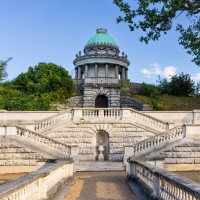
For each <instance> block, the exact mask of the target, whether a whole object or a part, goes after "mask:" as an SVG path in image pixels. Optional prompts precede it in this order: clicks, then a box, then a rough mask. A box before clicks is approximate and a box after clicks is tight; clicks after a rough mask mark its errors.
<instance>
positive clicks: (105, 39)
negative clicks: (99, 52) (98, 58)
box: [85, 28, 117, 47]
mask: <svg viewBox="0 0 200 200" xmlns="http://www.w3.org/2000/svg"><path fill="white" fill-rule="evenodd" d="M101 44H102V45H112V46H116V47H117V44H116V42H115V40H114V39H113V38H112V37H111V36H110V35H108V34H107V30H106V29H103V28H99V29H97V31H96V34H95V35H93V36H92V37H91V38H90V39H89V40H88V42H87V44H86V45H85V46H90V45H101Z"/></svg>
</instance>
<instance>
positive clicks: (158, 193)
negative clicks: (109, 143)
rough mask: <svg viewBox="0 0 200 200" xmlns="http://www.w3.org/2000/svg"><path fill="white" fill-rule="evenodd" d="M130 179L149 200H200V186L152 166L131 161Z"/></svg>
mask: <svg viewBox="0 0 200 200" xmlns="http://www.w3.org/2000/svg"><path fill="white" fill-rule="evenodd" d="M129 163H130V174H129V176H128V178H129V179H132V180H133V181H137V182H138V183H140V186H141V188H142V189H144V191H145V192H146V193H147V195H148V196H149V199H175V200H179V199H181V200H199V199H200V184H199V183H196V182H194V181H192V180H189V179H186V178H183V177H181V176H179V175H176V174H173V173H171V172H169V171H166V170H164V169H161V168H158V167H155V166H153V165H151V164H148V163H144V162H139V161H132V160H130V161H129Z"/></svg>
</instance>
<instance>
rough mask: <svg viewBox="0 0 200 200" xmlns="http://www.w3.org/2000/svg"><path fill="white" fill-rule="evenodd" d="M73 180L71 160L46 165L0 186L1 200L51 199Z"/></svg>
mask: <svg viewBox="0 0 200 200" xmlns="http://www.w3.org/2000/svg"><path fill="white" fill-rule="evenodd" d="M72 178H73V163H72V160H68V161H66V160H65V161H63V160H62V161H58V162H57V163H47V164H46V166H44V167H43V168H41V169H39V170H37V171H35V172H31V173H29V174H28V175H27V176H24V177H22V178H20V179H17V180H14V181H10V182H8V183H5V184H3V185H1V186H0V199H1V200H42V199H52V198H53V196H54V195H55V193H56V192H57V191H58V189H59V188H60V187H62V184H65V183H66V182H68V181H69V180H70V179H72Z"/></svg>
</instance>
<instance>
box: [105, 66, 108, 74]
mask: <svg viewBox="0 0 200 200" xmlns="http://www.w3.org/2000/svg"><path fill="white" fill-rule="evenodd" d="M105 67H106V74H105V76H106V77H108V64H105Z"/></svg>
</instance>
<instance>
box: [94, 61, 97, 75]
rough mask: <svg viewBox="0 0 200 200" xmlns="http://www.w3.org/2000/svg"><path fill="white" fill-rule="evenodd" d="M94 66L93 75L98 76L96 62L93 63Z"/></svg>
mask: <svg viewBox="0 0 200 200" xmlns="http://www.w3.org/2000/svg"><path fill="white" fill-rule="evenodd" d="M94 67H95V68H94V70H95V71H94V76H95V77H98V64H95V65H94Z"/></svg>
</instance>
